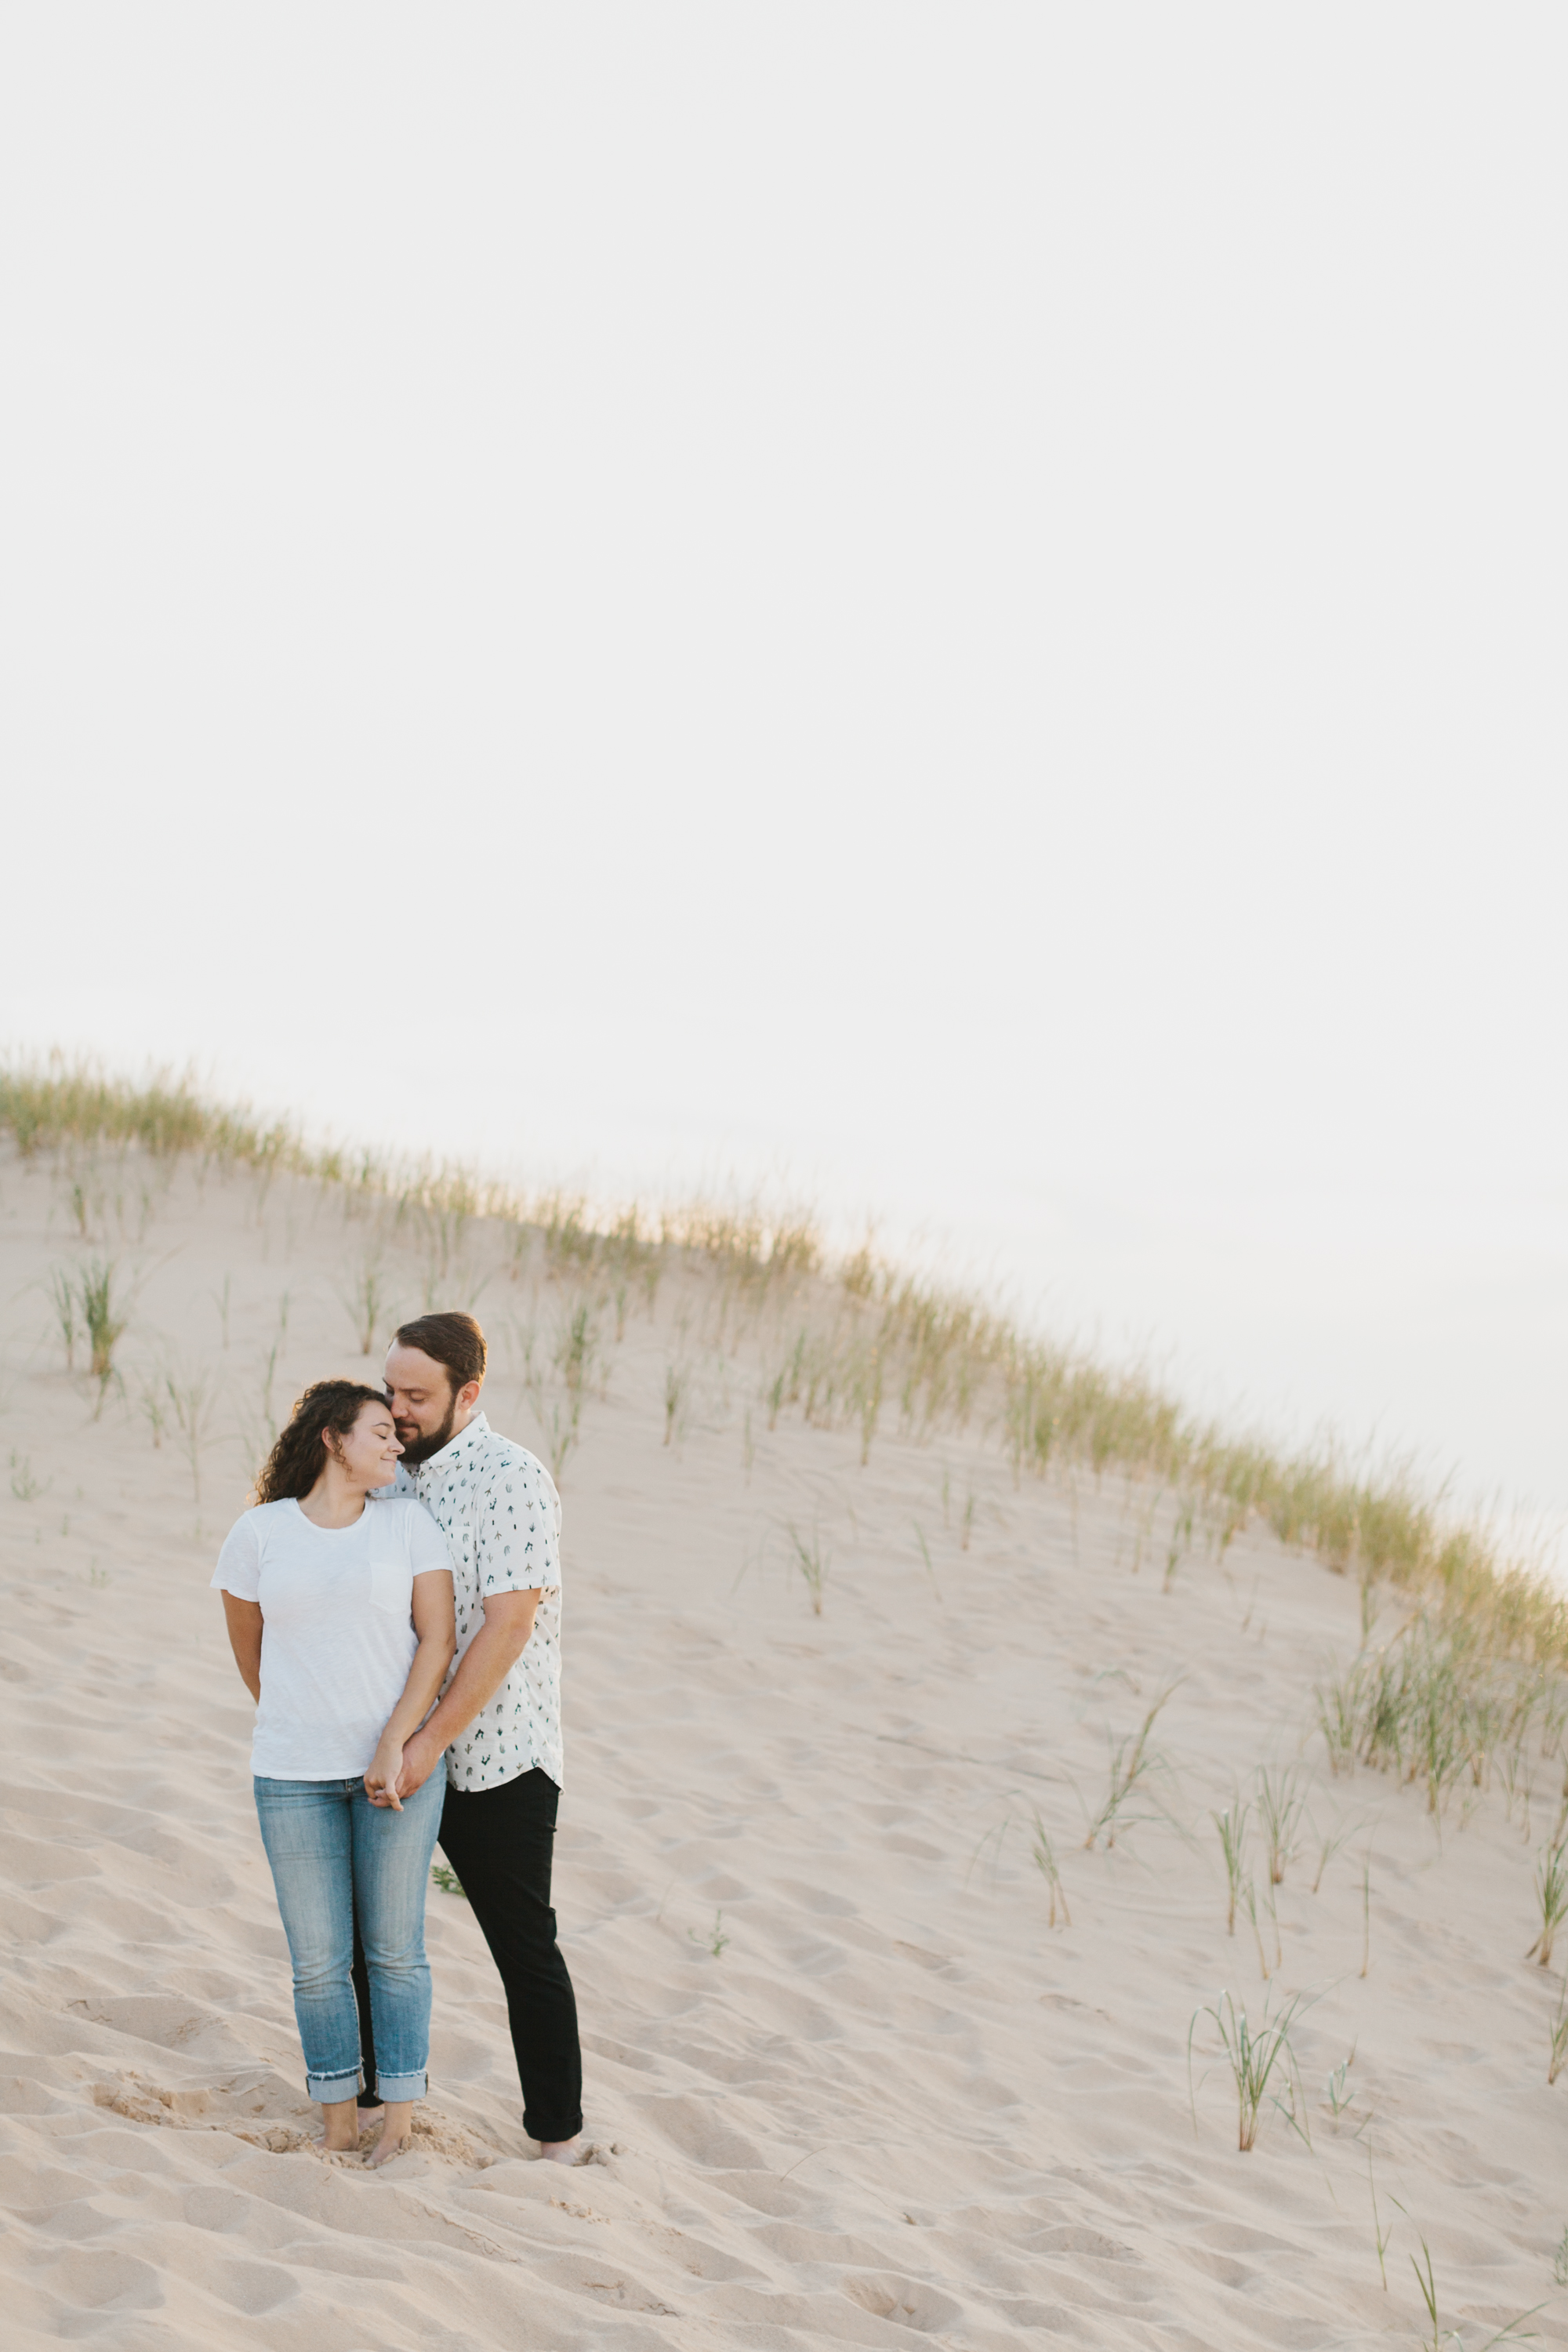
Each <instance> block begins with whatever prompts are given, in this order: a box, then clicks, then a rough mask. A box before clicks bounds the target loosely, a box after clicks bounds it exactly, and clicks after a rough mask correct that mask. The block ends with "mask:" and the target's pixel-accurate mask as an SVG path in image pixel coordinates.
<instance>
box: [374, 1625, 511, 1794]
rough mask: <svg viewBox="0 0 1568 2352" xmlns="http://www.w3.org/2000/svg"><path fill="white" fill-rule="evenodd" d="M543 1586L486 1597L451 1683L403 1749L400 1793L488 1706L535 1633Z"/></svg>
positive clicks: (421, 1778) (417, 1783)
mask: <svg viewBox="0 0 1568 2352" xmlns="http://www.w3.org/2000/svg"><path fill="white" fill-rule="evenodd" d="M542 1590H543V1588H542V1586H536V1587H535V1589H534V1590H533V1591H531V1592H492V1593H490V1594H489V1596H488V1598H487V1599H486V1601H485V1622H484V1623H483V1624H482V1625H481V1626H480V1627H479V1632H478V1633H476V1634H475V1635H474V1638H473V1640H472V1641H471V1642H470V1643H468V1648H467V1649H466V1650H465V1651H464V1653H463V1656H462V1662H461V1664H459V1666H458V1671H457V1673H456V1674H455V1675H453V1677H452V1681H451V1686H450V1688H449V1689H448V1690H447V1695H446V1696H445V1697H444V1698H443V1699H442V1701H441V1704H440V1705H439V1706H438V1707H437V1709H436V1712H435V1714H434V1715H433V1716H432V1717H430V1720H429V1722H428V1723H426V1724H425V1725H424V1726H423V1727H422V1728H421V1729H419V1730H418V1731H416V1733H415V1734H414V1736H413V1738H411V1739H409V1740H408V1741H407V1742H406V1743H405V1747H404V1750H403V1769H402V1771H401V1772H400V1773H399V1774H398V1776H397V1793H398V1795H399V1796H400V1797H409V1796H412V1795H413V1793H414V1791H415V1790H416V1789H418V1788H422V1787H423V1786H424V1784H425V1782H426V1780H428V1779H429V1777H430V1775H431V1773H432V1772H433V1771H434V1770H435V1769H436V1766H437V1763H438V1761H439V1760H440V1758H441V1755H442V1753H443V1751H444V1750H445V1749H446V1748H449V1747H450V1746H451V1744H452V1742H453V1740H454V1739H458V1738H461V1737H462V1734H463V1733H464V1732H465V1731H467V1729H468V1726H469V1724H470V1723H472V1721H473V1719H474V1717H475V1716H476V1715H478V1714H479V1710H480V1708H481V1707H483V1706H489V1702H490V1700H491V1699H492V1698H494V1696H495V1695H496V1693H497V1691H498V1690H500V1686H501V1685H502V1683H503V1682H505V1680H506V1678H507V1676H508V1675H509V1674H510V1672H511V1670H512V1668H513V1666H515V1665H516V1664H517V1662H518V1660H519V1658H521V1655H522V1654H523V1652H524V1650H526V1649H527V1647H528V1644H529V1642H530V1640H531V1637H532V1633H533V1619H534V1613H535V1612H536V1611H537V1609H538V1607H539V1602H540V1596H541V1593H542Z"/></svg>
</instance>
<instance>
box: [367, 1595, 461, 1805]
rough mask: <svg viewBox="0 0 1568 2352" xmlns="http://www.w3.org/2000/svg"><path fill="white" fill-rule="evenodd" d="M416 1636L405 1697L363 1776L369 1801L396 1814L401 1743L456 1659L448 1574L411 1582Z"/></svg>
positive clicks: (415, 1726) (454, 1610)
mask: <svg viewBox="0 0 1568 2352" xmlns="http://www.w3.org/2000/svg"><path fill="white" fill-rule="evenodd" d="M414 1630H415V1632H416V1633H417V1634H418V1636H419V1647H418V1648H417V1649H416V1651H415V1653H414V1664H412V1665H411V1666H410V1667H409V1669H408V1680H407V1681H406V1682H405V1685H404V1686H403V1696H402V1697H401V1698H400V1699H399V1700H398V1702H397V1705H396V1706H395V1707H394V1708H393V1710H392V1713H391V1715H390V1716H389V1717H387V1723H386V1728H385V1730H384V1732H383V1733H382V1735H381V1738H380V1741H379V1742H378V1744H377V1747H376V1751H375V1755H374V1759H373V1760H372V1763H371V1767H370V1769H369V1771H368V1772H367V1773H366V1774H365V1776H364V1785H365V1793H366V1794H367V1796H370V1797H372V1798H374V1800H375V1801H376V1803H377V1804H384V1805H391V1806H392V1807H393V1808H394V1810H395V1811H397V1812H401V1811H403V1805H402V1802H401V1801H400V1799H399V1797H398V1794H397V1775H398V1770H399V1768H400V1767H401V1765H402V1762H403V1743H404V1741H405V1739H406V1738H408V1737H409V1735H410V1734H411V1733H412V1732H415V1731H417V1730H418V1728H419V1726H420V1725H421V1724H422V1723H423V1722H424V1720H425V1718H426V1716H427V1715H428V1714H429V1712H430V1709H431V1708H432V1707H433V1706H435V1704H436V1697H437V1692H438V1691H439V1690H440V1687H441V1685H442V1684H443V1682H445V1680H446V1678H447V1667H448V1666H449V1665H450V1664H451V1663H452V1660H453V1659H454V1657H456V1655H457V1653H458V1623H457V1607H456V1603H455V1601H454V1600H453V1597H452V1579H451V1574H450V1572H449V1570H447V1569H444V1568H433V1569H429V1570H426V1573H425V1574H424V1575H423V1576H416V1578H415V1580H414Z"/></svg>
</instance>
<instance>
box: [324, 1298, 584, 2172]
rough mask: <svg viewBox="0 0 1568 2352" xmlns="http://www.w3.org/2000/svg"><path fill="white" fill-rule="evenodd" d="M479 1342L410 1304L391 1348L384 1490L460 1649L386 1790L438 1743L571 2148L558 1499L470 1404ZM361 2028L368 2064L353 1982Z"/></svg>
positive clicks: (522, 2041) (455, 1813) (577, 2076)
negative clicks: (419, 1544) (449, 1614)
mask: <svg viewBox="0 0 1568 2352" xmlns="http://www.w3.org/2000/svg"><path fill="white" fill-rule="evenodd" d="M485 1359H486V1349H485V1339H484V1334H483V1332H482V1331H481V1330H480V1329H479V1325H478V1324H477V1323H476V1322H475V1320H474V1318H473V1317H472V1316H471V1315H461V1314H446V1315H421V1316H418V1317H416V1319H415V1320H414V1321H413V1322H412V1323H405V1324H403V1325H402V1326H401V1327H400V1328H399V1329H398V1332H397V1334H396V1337H395V1339H394V1340H393V1343H392V1346H391V1348H390V1349H388V1351H387V1358H386V1396H387V1402H388V1403H389V1404H390V1405H391V1407H392V1417H393V1422H394V1423H395V1427H396V1431H397V1434H398V1437H399V1439H400V1440H401V1442H402V1445H403V1458H402V1460H401V1462H400V1463H399V1464H398V1470H397V1477H396V1480H395V1484H394V1485H393V1486H385V1487H383V1488H382V1490H381V1492H382V1494H383V1495H384V1496H390V1495H393V1494H405V1495H406V1494H414V1495H416V1496H418V1498H419V1500H420V1501H421V1502H422V1503H423V1504H424V1505H425V1507H426V1509H427V1510H429V1511H430V1512H431V1513H432V1514H433V1515H434V1517H435V1518H436V1520H437V1524H438V1525H439V1527H440V1528H441V1531H442V1533H443V1534H444V1535H445V1537H446V1538H447V1544H448V1546H449V1548H450V1550H451V1554H452V1580H453V1583H454V1585H455V1587H456V1591H457V1604H458V1654H457V1657H456V1659H455V1660H454V1662H453V1664H452V1668H451V1671H450V1673H449V1674H448V1675H447V1682H446V1685H445V1687H444V1689H443V1691H442V1695H441V1697H440V1699H439V1701H438V1702H437V1706H436V1709H435V1712H434V1714H432V1716H431V1717H430V1718H429V1720H428V1722H426V1724H425V1725H424V1727H422V1728H421V1729H420V1730H418V1731H416V1733H415V1734H414V1737H413V1738H412V1739H410V1740H408V1741H406V1742H405V1746H404V1750H403V1769H402V1771H401V1772H400V1774H399V1775H398V1780H397V1793H398V1795H399V1796H400V1797H405V1796H407V1795H409V1793H410V1792H411V1791H412V1790H415V1789H417V1788H419V1787H421V1786H422V1785H423V1783H424V1782H425V1781H426V1780H428V1778H429V1776H430V1774H431V1773H432V1772H433V1771H434V1770H435V1769H436V1767H437V1764H438V1763H439V1762H440V1760H441V1756H442V1753H443V1750H444V1751H445V1753H446V1758H447V1795H446V1800H445V1804H444V1807H443V1811H442V1816H441V1839H440V1843H441V1850H442V1852H443V1853H445V1854H446V1857H447V1861H448V1862H449V1863H450V1864H451V1865H452V1868H453V1869H454V1870H455V1871H456V1873H457V1874H458V1880H459V1882H460V1884H461V1885H462V1889H463V1892H464V1894H465V1895H467V1896H468V1901H469V1903H470V1904H471V1905H472V1906H473V1913H474V1916H475V1918H476V1919H477V1920H478V1921H479V1927H480V1928H481V1929H482V1931H483V1934H484V1938H485V1941H486V1943H487V1944H488V1945H489V1948H490V1953H491V1957H492V1958H494V1960H495V1964H496V1967H497V1968H498V1969H500V1979H501V1983H502V1984H503V1986H504V1987H505V1989H506V2001H507V2013H508V2016H509V2018H510V2022H511V2041H512V2048H513V2050H514V2051H515V2052H516V2053H517V2071H518V2074H519V2075H520V2076H521V2082H522V2097H523V2114H522V2122H523V2129H524V2130H525V2131H526V2132H527V2133H528V2134H529V2135H530V2137H531V2138H533V2139H536V2140H537V2141H538V2142H539V2143H540V2148H541V2152H542V2154H543V2155H544V2156H547V2157H550V2158H553V2159H554V2160H555V2162H557V2163H558V2164H571V2163H573V2162H574V2161H575V2159H576V2157H577V2155H578V2152H579V2151H578V2147H577V2138H578V2135H579V2133H580V2132H581V2131H582V2128H583V2105H582V2101H583V2061H582V2056H581V2053H580V2051H579V2048H578V2042H577V2004H576V2000H575V1998H574V1994H573V1990H572V1979H571V1977H570V1976H569V1975H568V1974H567V1970H566V1962H565V1960H564V1959H563V1957H562V1954H561V1950H560V1948H559V1947H558V1945H557V1943H556V1941H555V1914H554V1912H553V1911H552V1909H551V1907H550V1864H551V1846H552V1839H553V1837H554V1834H555V1809H556V1805H557V1803H558V1801H559V1799H560V1794H561V1773H562V1759H561V1559H560V1537H561V1500H560V1497H559V1496H558V1495H557V1494H556V1492H555V1487H554V1484H553V1482H552V1479H551V1476H550V1473H549V1472H548V1471H547V1470H546V1469H545V1467H544V1465H543V1464H542V1462H540V1461H537V1460H536V1459H535V1457H534V1456H533V1455H532V1454H530V1453H528V1452H527V1451H526V1450H525V1449H524V1448H523V1447H522V1446H521V1445H516V1444H513V1443H512V1441H511V1440H510V1438H507V1437H501V1436H500V1435H499V1434H498V1433H496V1432H495V1431H494V1430H492V1429H491V1427H490V1425H489V1422H488V1421H487V1420H486V1418H485V1416H484V1414H483V1413H482V1412H480V1411H479V1391H480V1389H481V1387H482V1386H483V1384H484V1377H485ZM358 1982H359V1972H358V1971H357V1970H356V1985H357V1984H358ZM360 2034H361V2041H362V2045H363V2053H364V2059H365V2072H366V2079H367V2081H369V2080H371V2079H373V2068H374V2043H373V2040H372V2036H371V2029H370V2017H369V2002H368V2000H367V1999H366V1998H365V1996H364V1993H363V1991H362V1994H361V2000H360Z"/></svg>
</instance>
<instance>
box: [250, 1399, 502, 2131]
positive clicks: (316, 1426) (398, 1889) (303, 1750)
mask: <svg viewBox="0 0 1568 2352" xmlns="http://www.w3.org/2000/svg"><path fill="white" fill-rule="evenodd" d="M402 1451H403V1448H402V1446H401V1445H400V1444H398V1442H397V1434H396V1432H395V1429H394V1428H393V1425H392V1415H391V1413H390V1412H389V1411H388V1410H387V1405H386V1401H385V1399H384V1397H383V1396H381V1395H380V1394H379V1393H378V1391H376V1390H374V1389H369V1388H363V1387H362V1386H361V1385H360V1383H359V1382H358V1381H317V1383H316V1385H315V1386H314V1387H313V1388H309V1389H307V1390H306V1391H305V1393H304V1395H303V1396H302V1397H301V1398H300V1402H299V1403H298V1404H297V1405H296V1406H295V1407H294V1415H293V1419H292V1420H291V1421H290V1422H289V1426H288V1428H287V1429H286V1430H285V1431H284V1432H283V1433H282V1435H281V1436H280V1437H279V1440H278V1443H277V1444H276V1445H275V1446H274V1447H273V1449H272V1452H271V1454H269V1455H268V1461H267V1466H266V1467H265V1469H264V1470H263V1471H262V1473H261V1475H260V1477H259V1478H258V1480H257V1482H256V1495H257V1500H256V1506H255V1507H254V1508H253V1509H251V1510H248V1511H247V1512H246V1513H245V1515H244V1517H242V1518H240V1519H237V1520H236V1522H235V1524H234V1526H233V1528H231V1529H230V1530H229V1534H228V1538H227V1540H226V1543H225V1545H224V1548H223V1550H222V1552H221V1553H220V1554H219V1556H218V1564H217V1567H216V1570H215V1571H214V1574H213V1583H214V1585H215V1586H216V1588H217V1590H218V1591H221V1592H222V1594H223V1606H224V1614H225V1616H226V1618H227V1620H228V1638H229V1641H230V1643H232V1645H233V1649H234V1655H235V1663H236V1664H237V1666H238V1668H239V1672H240V1677H241V1679H242V1681H243V1682H244V1684H245V1686H246V1688H247V1690H248V1691H249V1693H250V1695H251V1696H252V1698H254V1699H255V1700H256V1702H257V1716H256V1738H255V1742H254V1745H253V1747H252V1748H251V1755H250V1768H251V1770H252V1772H253V1773H254V1774H255V1776H256V1810H257V1811H258V1814H259V1816H260V1819H261V1840H262V1843H263V1844H264V1845H265V1847H266V1849H267V1859H268V1862H269V1863H270V1864H271V1865H272V1883H273V1885H274V1886H275V1887H276V1888H277V1890H278V1908H279V1911H280V1912H281V1913H282V1915H283V1928H284V1933H285V1934H286V1935H287V1937H288V1938H289V1956H290V1958H291V1959H292V1960H293V1963H294V2015H295V2017H296V2019H297V2020H298V2021H299V2027H300V2042H301V2043H302V2044H303V2046H304V2052H305V2073H306V2088H307V2090H308V2091H309V2093H310V2096H311V2098H313V2099H319V2100H320V2101H321V2115H322V2119H323V2121H324V2123H325V2126H326V2129H325V2133H324V2136H323V2138H322V2141H321V2145H322V2146H323V2147H328V2148H334V2149H347V2148H353V2147H357V2146H358V2145H359V2121H358V2113H357V2109H356V2105H355V2093H356V2091H357V2090H358V2087H359V2081H360V2045H359V2021H358V2016H357V2013H356V2011H355V2007H354V1996H353V1985H352V1983H351V1982H350V1978H349V1969H350V1962H351V1959H352V1958H353V1926H354V1914H355V1911H356V1910H357V1912H358V1915H359V1923H360V1932H361V1936H362V1938H363V1945H364V1955H365V1962H366V1966H367V1969H368V1971H369V1976H370V2000H371V2017H372V2020H373V2022H374V2031H375V2048H376V2071H377V2075H378V2079H379V2084H380V2090H381V2095H382V2098H383V2101H384V2116H383V2121H382V2129H381V2137H380V2138H379V2139H378V2140H377V2142H376V2144H375V2147H374V2150H373V2151H372V2154H371V2158H370V2161H371V2163H372V2164H384V2163H385V2162H386V2160H387V2158H389V2157H393V2156H395V2155H396V2154H397V2151H398V2149H399V2148H401V2147H405V2146H406V2145H407V2143H408V2140H409V2138H410V2137H411V2136H412V2133H413V2128H414V2123H413V2112H414V2101H415V2100H416V2099H422V2098H423V2097H424V2095H425V2069H426V2064H427V2063H428V2061H429V2054H430V1969H429V1964H428V1962H427V1961H426V1958H425V1893H426V1884H427V1882H428V1879H429V1875H430V1856H431V1854H432V1853H433V1852H434V1850H435V1844H436V1833H437V1830H438V1829H439V1828H440V1826H441V1801H442V1794H443V1791H444V1790H445V1789H446V1785H447V1776H446V1774H445V1772H441V1771H437V1772H433V1773H432V1774H431V1775H430V1778H429V1779H428V1780H426V1782H425V1784H424V1786H423V1787H422V1788H421V1789H420V1790H418V1791H417V1792H416V1794H415V1795H414V1796H412V1797H408V1798H405V1799H403V1800H401V1801H400V1800H399V1798H398V1795H397V1773H398V1768H399V1765H400V1764H401V1761H402V1756H403V1743H404V1741H405V1739H407V1738H409V1737H410V1735H411V1734H412V1733H413V1732H415V1731H416V1730H417V1728H418V1727H419V1726H420V1724H422V1723H423V1722H424V1720H425V1717H426V1716H427V1715H428V1714H429V1712H430V1709H431V1708H432V1707H433V1706H435V1704H436V1699H437V1695H438V1693H439V1691H440V1688H441V1684H442V1681H443V1678H444V1677H445V1675H446V1672H447V1667H448V1666H449V1665H450V1664H451V1662H452V1658H453V1654H454V1653H455V1651H456V1649H457V1639H456V1635H455V1633H454V1631H453V1611H452V1570H451V1562H450V1559H449V1558H448V1556H447V1544H446V1538H444V1537H443V1535H442V1533H441V1530H440V1529H439V1528H438V1527H437V1525H436V1522H435V1520H434V1519H433V1518H432V1517H431V1516H430V1514H429V1512H428V1511H426V1508H425V1507H424V1505H423V1504H422V1503H417V1502H416V1501H414V1500H413V1499H412V1497H409V1498H406V1499H405V1498H402V1497H399V1498H396V1499H391V1498H389V1499H387V1500H385V1501H383V1502H378V1503H377V1504H376V1506H375V1508H374V1510H372V1509H371V1508H370V1507H368V1506H367V1504H366V1501H365V1496H366V1494H367V1492H368V1491H369V1489H370V1488H371V1487H373V1486H385V1485H386V1484H387V1483H388V1481H389V1480H390V1479H391V1478H392V1476H393V1474H394V1472H395V1469H396V1467H397V1457H398V1455H399V1454H401V1453H402Z"/></svg>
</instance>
